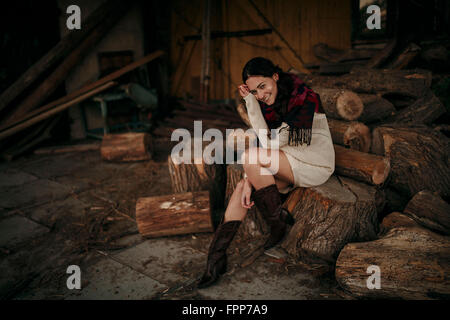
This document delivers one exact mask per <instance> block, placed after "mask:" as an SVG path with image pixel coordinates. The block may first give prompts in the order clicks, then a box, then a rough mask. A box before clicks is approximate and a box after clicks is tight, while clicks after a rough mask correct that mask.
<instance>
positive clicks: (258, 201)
mask: <svg viewBox="0 0 450 320" xmlns="http://www.w3.org/2000/svg"><path fill="white" fill-rule="evenodd" d="M252 199H253V201H255V205H256V207H257V208H258V210H259V212H261V214H262V216H263V218H264V219H265V220H266V222H267V224H268V225H269V226H270V237H269V238H268V239H267V241H266V243H265V244H264V249H266V250H267V249H270V248H272V247H273V246H275V245H276V244H277V243H278V242H280V241H281V239H283V237H284V234H285V233H286V228H287V225H288V224H289V225H293V224H294V218H293V217H292V216H291V214H290V213H289V211H287V210H286V209H284V208H282V207H281V206H282V204H283V203H282V202H281V196H280V193H279V192H278V188H277V185H276V184H271V185H270V186H267V187H264V188H261V189H259V190H256V191H254V192H253V193H252Z"/></svg>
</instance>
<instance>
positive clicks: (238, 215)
mask: <svg viewBox="0 0 450 320" xmlns="http://www.w3.org/2000/svg"><path fill="white" fill-rule="evenodd" d="M243 189H244V180H241V181H239V182H238V184H237V185H236V188H235V189H234V191H233V194H232V195H231V198H230V201H228V206H227V209H226V210H225V218H224V223H225V222H228V221H233V220H240V221H242V220H244V218H245V215H246V214H247V210H248V209H246V208H244V207H243V206H242V204H241V195H242V190H243Z"/></svg>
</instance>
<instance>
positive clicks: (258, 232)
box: [225, 164, 269, 239]
mask: <svg viewBox="0 0 450 320" xmlns="http://www.w3.org/2000/svg"><path fill="white" fill-rule="evenodd" d="M243 178H244V168H243V167H242V165H241V164H229V165H227V186H226V191H225V204H226V206H227V205H228V201H229V200H230V198H231V195H232V194H233V191H234V189H236V185H237V184H238V182H239V181H241V180H242V179H243ZM268 232H269V227H268V226H267V224H266V222H265V221H264V218H263V217H262V215H261V214H260V213H259V211H258V210H257V209H256V207H255V206H253V207H252V208H251V209H249V210H248V212H247V215H246V216H245V218H244V221H242V224H241V226H240V227H239V231H238V236H239V237H241V238H242V239H249V238H252V239H254V238H255V237H261V236H263V235H265V234H268Z"/></svg>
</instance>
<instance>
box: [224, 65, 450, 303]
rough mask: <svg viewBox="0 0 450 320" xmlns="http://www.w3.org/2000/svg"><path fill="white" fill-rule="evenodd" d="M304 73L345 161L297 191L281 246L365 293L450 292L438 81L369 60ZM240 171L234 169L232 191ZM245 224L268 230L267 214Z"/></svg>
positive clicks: (447, 173)
mask: <svg viewBox="0 0 450 320" xmlns="http://www.w3.org/2000/svg"><path fill="white" fill-rule="evenodd" d="M301 76H302V77H304V78H305V80H306V82H307V84H309V85H310V86H311V87H312V88H313V89H314V90H315V91H317V92H318V93H319V94H321V100H322V103H323V105H324V110H325V113H326V115H327V119H328V123H329V128H330V132H331V135H332V138H333V142H334V144H335V152H336V169H335V174H334V175H333V176H332V178H330V179H329V180H328V181H327V182H326V183H325V184H323V185H321V186H318V187H314V188H296V189H295V190H294V191H293V192H291V194H290V196H289V198H288V199H287V200H286V202H285V204H284V206H285V207H289V208H290V211H291V213H292V214H293V216H294V218H295V220H296V222H295V224H294V226H292V227H291V228H290V230H289V233H288V234H287V236H286V238H285V239H284V240H283V242H282V243H281V246H282V247H283V248H284V249H285V250H286V251H287V252H288V253H289V254H290V255H291V256H292V257H294V258H296V259H300V260H302V261H303V262H311V263H325V264H328V265H329V266H330V268H334V271H335V275H336V278H337V280H338V282H339V283H340V284H341V286H342V288H344V289H345V290H348V291H349V292H350V293H351V294H353V295H355V296H358V297H386V298H407V299H408V298H419V299H423V298H426V299H430V298H442V297H448V294H449V293H450V281H449V278H448V274H449V270H450V255H449V253H450V251H449V248H450V242H449V241H450V238H449V237H448V236H449V233H448V230H449V219H450V210H449V205H448V203H447V202H446V201H445V200H444V199H448V197H449V190H450V168H449V166H448V155H449V154H450V152H449V151H450V143H449V139H448V137H447V136H446V135H444V134H443V133H441V132H440V131H439V130H436V129H434V128H433V127H435V125H434V122H435V121H436V120H437V119H438V118H439V117H441V116H442V115H443V114H444V113H445V112H446V109H445V107H444V106H443V104H442V103H441V101H440V100H439V99H438V98H437V97H436V96H435V95H434V94H433V92H432V91H431V89H430V85H431V73H430V72H428V71H425V70H372V69H365V68H361V67H359V68H355V69H353V70H352V72H350V73H348V74H346V75H344V76H339V77H324V76H322V75H314V74H310V75H301ZM330 88H333V89H330ZM242 107H243V106H242V105H241V106H240V108H242ZM244 108H245V107H244ZM242 113H243V112H242V110H241V111H240V112H239V114H242ZM245 120H246V118H245V115H244V116H243V121H244V122H246V121H245ZM239 176H240V173H239V170H236V169H233V170H228V178H229V179H230V177H232V181H233V183H232V184H228V185H227V192H226V193H227V195H228V196H229V195H230V194H231V192H232V187H233V184H234V185H235V184H236V183H237V181H238V178H237V177H239ZM424 190H428V191H424ZM393 211H398V212H402V211H403V214H401V213H398V212H397V213H392V214H389V213H391V212H393ZM399 215H401V216H400V217H399ZM383 217H385V218H384V220H383V223H381V224H380V221H381V220H382V218H383ZM396 219H397V220H398V219H400V221H401V222H398V221H397V220H396ZM390 220H394V221H396V224H392V223H390V222H389V221H390ZM243 225H244V229H245V232H249V233H252V234H264V233H265V232H267V229H265V227H266V226H265V224H264V221H263V220H262V219H261V217H260V216H259V215H258V214H257V212H252V213H251V214H249V215H248V217H247V218H246V221H245V223H244V224H243ZM387 225H389V227H387ZM412 260H414V261H412ZM419 261H420V263H419ZM371 265H376V266H378V267H379V268H380V270H381V279H382V280H381V281H382V282H381V283H382V284H381V289H376V290H372V289H368V287H371V286H369V285H367V283H366V280H367V279H368V278H369V276H370V273H368V271H367V268H368V267H369V266H371ZM408 268H409V269H408ZM383 279H384V285H383ZM413 282H414V284H413ZM438 282H439V284H438Z"/></svg>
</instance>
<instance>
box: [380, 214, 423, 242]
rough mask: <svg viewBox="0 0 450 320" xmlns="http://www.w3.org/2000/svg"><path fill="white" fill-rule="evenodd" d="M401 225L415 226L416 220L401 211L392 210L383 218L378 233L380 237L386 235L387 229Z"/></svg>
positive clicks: (400, 226)
mask: <svg viewBox="0 0 450 320" xmlns="http://www.w3.org/2000/svg"><path fill="white" fill-rule="evenodd" d="M402 227H405V228H415V227H417V222H415V221H414V220H413V219H412V218H410V217H408V216H407V215H405V214H403V213H401V212H398V211H394V212H391V213H390V214H388V215H387V216H386V217H384V218H383V221H382V222H381V224H380V232H379V234H378V235H379V236H381V237H382V236H384V235H386V233H388V232H389V230H391V229H394V228H402Z"/></svg>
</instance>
